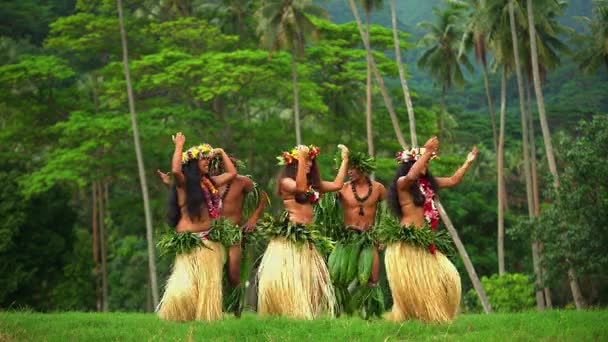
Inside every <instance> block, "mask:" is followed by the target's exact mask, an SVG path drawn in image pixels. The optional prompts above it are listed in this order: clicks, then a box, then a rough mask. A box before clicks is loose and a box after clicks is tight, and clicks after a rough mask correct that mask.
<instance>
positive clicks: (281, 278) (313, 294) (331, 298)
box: [258, 236, 336, 319]
mask: <svg viewBox="0 0 608 342" xmlns="http://www.w3.org/2000/svg"><path fill="white" fill-rule="evenodd" d="M335 306H336V299H335V295H334V290H333V287H332V285H331V280H330V278H329V272H328V270H327V267H326V265H325V260H324V259H323V257H322V256H321V255H320V254H319V252H318V251H317V249H316V248H315V245H314V244H312V243H310V242H303V241H298V242H294V241H292V240H289V239H287V238H285V237H281V236H275V237H274V238H272V239H271V240H270V242H269V244H268V247H267V248H266V252H265V253H264V256H263V258H262V261H261V264H260V267H259V270H258V313H259V314H260V315H281V316H287V317H291V318H299V319H313V318H316V317H318V316H320V315H321V314H329V315H330V316H334V310H335Z"/></svg>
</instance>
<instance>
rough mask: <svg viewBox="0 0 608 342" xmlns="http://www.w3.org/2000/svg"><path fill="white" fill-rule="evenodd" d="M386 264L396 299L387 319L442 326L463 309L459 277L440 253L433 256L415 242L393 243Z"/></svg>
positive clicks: (388, 248)
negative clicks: (423, 322) (436, 323)
mask: <svg viewBox="0 0 608 342" xmlns="http://www.w3.org/2000/svg"><path fill="white" fill-rule="evenodd" d="M421 229H424V228H421ZM427 229H428V228H427ZM385 264H386V275H387V278H388V282H389V285H390V288H391V294H392V297H393V308H392V311H391V312H389V313H388V315H387V317H386V318H387V319H388V320H391V321H404V320H407V319H418V320H421V321H427V322H438V323H441V322H450V321H452V320H453V319H454V317H455V316H456V313H457V311H458V308H459V306H460V296H461V284H460V275H459V274H458V271H457V270H456V267H454V264H452V263H451V262H450V260H449V259H448V258H447V257H446V256H445V255H444V254H443V253H442V252H441V251H440V250H436V251H435V252H434V254H432V253H430V252H429V249H428V248H424V247H422V246H420V245H417V244H414V243H412V242H406V241H398V242H394V243H391V244H389V245H388V246H387V248H386V254H385Z"/></svg>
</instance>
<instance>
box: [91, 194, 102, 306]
mask: <svg viewBox="0 0 608 342" xmlns="http://www.w3.org/2000/svg"><path fill="white" fill-rule="evenodd" d="M91 189H92V196H93V215H92V226H93V262H94V263H95V308H96V309H97V311H101V292H100V291H99V250H98V248H99V242H98V241H97V236H98V233H97V182H93V183H92V184H91Z"/></svg>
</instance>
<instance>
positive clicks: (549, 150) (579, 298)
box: [511, 0, 587, 310]
mask: <svg viewBox="0 0 608 342" xmlns="http://www.w3.org/2000/svg"><path fill="white" fill-rule="evenodd" d="M511 1H513V0H511ZM512 6H513V5H512V3H511V7H512ZM527 6H528V27H529V32H530V52H531V54H532V76H533V78H534V92H535V94H536V104H537V105H538V115H539V117H540V126H541V129H542V131H543V140H544V142H545V151H546V154H547V162H548V164H549V170H550V171H551V175H553V187H554V188H555V191H558V190H559V176H558V174H557V166H556V164H555V156H554V154H553V144H552V143H551V133H550V132H549V124H548V122H547V115H546V114H545V101H544V99H543V91H542V89H541V86H540V72H539V70H538V50H537V47H536V28H535V27H534V6H533V5H532V0H527ZM511 11H512V9H511ZM568 280H569V281H570V290H571V291H572V297H573V298H574V303H575V304H576V308H577V309H579V310H580V309H583V308H585V307H586V306H587V304H586V303H585V299H584V298H583V295H582V292H581V289H580V286H579V284H578V280H577V279H576V272H575V271H574V268H572V265H570V268H569V269H568Z"/></svg>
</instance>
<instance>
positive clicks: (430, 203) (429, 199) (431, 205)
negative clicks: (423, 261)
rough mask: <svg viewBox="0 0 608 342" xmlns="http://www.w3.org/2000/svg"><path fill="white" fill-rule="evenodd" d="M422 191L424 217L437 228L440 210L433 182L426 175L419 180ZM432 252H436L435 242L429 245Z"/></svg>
mask: <svg viewBox="0 0 608 342" xmlns="http://www.w3.org/2000/svg"><path fill="white" fill-rule="evenodd" d="M418 183H419V184H420V191H421V192H422V194H423V195H424V219H425V220H426V221H427V222H428V223H429V224H430V225H431V229H432V230H437V226H438V225H439V210H437V207H436V206H435V201H434V198H435V192H434V191H433V189H432V188H431V184H430V183H429V180H428V179H427V178H426V177H421V178H420V179H419V181H418ZM429 251H430V252H431V254H435V244H434V243H432V244H431V245H430V246H429Z"/></svg>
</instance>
